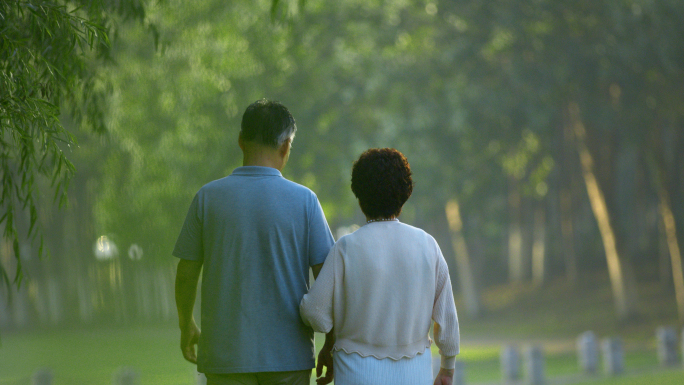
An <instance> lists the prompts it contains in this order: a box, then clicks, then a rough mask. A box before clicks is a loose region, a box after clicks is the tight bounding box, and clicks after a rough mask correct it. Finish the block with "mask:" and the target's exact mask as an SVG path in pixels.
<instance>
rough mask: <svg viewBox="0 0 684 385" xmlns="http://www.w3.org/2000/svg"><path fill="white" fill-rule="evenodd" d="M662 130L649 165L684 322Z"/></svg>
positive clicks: (683, 287) (683, 283)
mask: <svg viewBox="0 0 684 385" xmlns="http://www.w3.org/2000/svg"><path fill="white" fill-rule="evenodd" d="M659 135H660V130H659V129H658V128H656V129H654V130H653V137H654V139H655V141H654V143H655V146H654V150H653V151H651V152H650V154H649V165H650V166H651V167H650V168H651V176H652V180H653V184H654V185H655V189H656V191H657V192H658V211H659V212H660V217H661V219H662V227H661V229H662V230H663V231H664V233H665V242H666V243H667V250H668V251H669V254H670V266H671V270H672V281H673V282H674V287H675V298H676V299H677V313H678V314H679V319H680V320H684V270H683V269H682V255H681V251H680V250H681V249H680V248H679V241H678V240H677V227H676V224H675V216H674V213H673V212H672V205H671V203H670V194H669V192H668V189H667V181H668V180H669V179H668V177H667V176H668V175H667V174H668V172H667V169H666V167H665V164H664V163H665V162H664V160H663V156H662V153H660V152H656V151H658V150H659V148H660V146H659V145H660V137H659Z"/></svg>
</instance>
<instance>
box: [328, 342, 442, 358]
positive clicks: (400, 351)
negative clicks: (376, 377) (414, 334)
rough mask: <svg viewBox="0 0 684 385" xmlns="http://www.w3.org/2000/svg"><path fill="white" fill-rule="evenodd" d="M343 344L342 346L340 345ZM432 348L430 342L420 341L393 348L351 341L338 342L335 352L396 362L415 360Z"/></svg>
mask: <svg viewBox="0 0 684 385" xmlns="http://www.w3.org/2000/svg"><path fill="white" fill-rule="evenodd" d="M340 342H341V344H340ZM429 348H430V341H429V340H428V341H419V342H418V343H413V344H409V345H405V346H402V347H398V346H391V347H389V346H388V347H383V348H379V347H371V346H369V345H365V344H359V343H356V342H353V341H350V340H342V341H337V342H336V343H335V346H333V350H337V351H343V352H345V353H347V354H352V353H356V354H358V355H360V356H361V357H373V358H376V359H378V360H382V359H385V358H389V359H391V360H394V361H399V360H401V359H402V358H409V359H410V358H413V357H415V356H416V355H418V354H422V353H424V352H425V350H426V349H429Z"/></svg>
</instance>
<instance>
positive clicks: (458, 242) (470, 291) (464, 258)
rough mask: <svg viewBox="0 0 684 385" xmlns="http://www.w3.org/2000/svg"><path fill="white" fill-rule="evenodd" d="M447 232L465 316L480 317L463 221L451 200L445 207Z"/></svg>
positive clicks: (455, 203)
mask: <svg viewBox="0 0 684 385" xmlns="http://www.w3.org/2000/svg"><path fill="white" fill-rule="evenodd" d="M445 212H446V216H447V220H448V221H449V230H450V233H451V244H452V246H453V248H454V255H455V257H456V265H457V267H458V270H457V271H458V281H459V283H460V286H461V291H462V292H463V297H464V299H465V306H466V314H467V315H468V316H469V317H470V318H476V317H478V316H479V315H480V298H479V295H478V293H477V288H476V287H475V279H474V276H473V271H472V268H471V266H470V256H469V254H468V247H467V244H466V241H465V237H464V236H463V231H462V230H463V221H462V220H461V213H460V209H459V207H458V201H457V200H456V199H452V200H450V201H449V202H447V204H446V207H445Z"/></svg>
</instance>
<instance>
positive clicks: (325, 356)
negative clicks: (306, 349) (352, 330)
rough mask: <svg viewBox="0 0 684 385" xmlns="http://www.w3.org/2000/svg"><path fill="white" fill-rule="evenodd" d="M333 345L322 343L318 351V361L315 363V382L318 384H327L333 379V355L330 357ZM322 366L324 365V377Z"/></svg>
mask: <svg viewBox="0 0 684 385" xmlns="http://www.w3.org/2000/svg"><path fill="white" fill-rule="evenodd" d="M332 348H333V345H332V344H330V345H329V346H328V344H325V345H323V349H321V351H320V352H319V353H318V362H317V363H316V377H317V378H316V383H317V384H318V385H325V384H329V383H331V382H332V380H333V375H334V373H333V357H332ZM323 367H326V368H327V370H326V371H325V377H321V376H322V375H323Z"/></svg>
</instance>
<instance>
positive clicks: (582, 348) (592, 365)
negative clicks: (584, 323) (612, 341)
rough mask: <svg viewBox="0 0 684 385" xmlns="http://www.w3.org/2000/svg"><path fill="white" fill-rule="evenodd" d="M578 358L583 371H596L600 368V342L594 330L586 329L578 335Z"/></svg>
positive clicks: (588, 372)
mask: <svg viewBox="0 0 684 385" xmlns="http://www.w3.org/2000/svg"><path fill="white" fill-rule="evenodd" d="M577 360H578V361H579V367H580V370H581V371H582V372H583V373H586V374H595V373H596V370H597V369H598V342H597V339H596V334H594V332H592V331H586V332H584V333H582V334H580V335H579V337H577Z"/></svg>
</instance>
